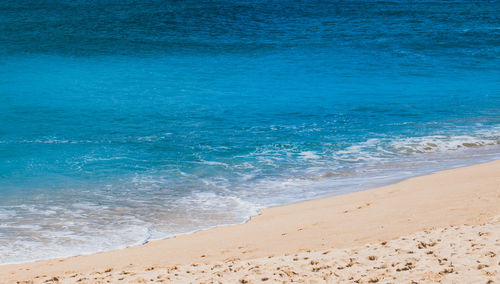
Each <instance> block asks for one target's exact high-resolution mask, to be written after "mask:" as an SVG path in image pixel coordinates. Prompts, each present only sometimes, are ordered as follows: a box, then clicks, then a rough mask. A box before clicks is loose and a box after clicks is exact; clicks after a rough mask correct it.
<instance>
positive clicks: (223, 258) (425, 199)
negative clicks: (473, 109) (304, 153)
mask: <svg viewBox="0 0 500 284" xmlns="http://www.w3.org/2000/svg"><path fill="white" fill-rule="evenodd" d="M292 281H294V282H308V283H309V282H311V283H324V282H328V283H337V282H345V283H353V282H355V283H377V282H378V283H431V282H438V281H441V282H444V283H499V282H500V161H495V162H490V163H485V164H479V165H474V166H470V167H464V168H457V169H452V170H446V171H441V172H438V173H435V174H431V175H427V176H422V177H416V178H412V179H408V180H405V181H403V182H400V183H398V184H394V185H390V186H386V187H382V188H377V189H373V190H367V191H362V192H356V193H351V194H346V195H342V196H336V197H331V198H325V199H319V200H313V201H307V202H303V203H298V204H292V205H287V206H282V207H275V208H269V209H265V210H262V212H261V214H260V215H259V216H256V217H254V218H252V219H251V220H250V221H248V222H247V223H245V224H240V225H232V226H224V227H218V228H215V229H210V230H206V231H200V232H197V233H193V234H188V235H182V236H178V237H175V238H171V239H166V240H159V241H153V242H150V243H148V244H145V245H142V246H137V247H131V248H127V249H123V250H116V251H109V252H103V253H98V254H92V255H83V256H76V257H71V258H65V259H53V260H47V261H39V262H32V263H23V264H15V265H5V266H1V267H0V283H16V282H20V283H152V282H166V283H190V282H191V283H211V282H214V283H218V282H221V283H237V282H240V283H255V282H292Z"/></svg>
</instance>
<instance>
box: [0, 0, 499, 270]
mask: <svg viewBox="0 0 500 284" xmlns="http://www.w3.org/2000/svg"><path fill="white" fill-rule="evenodd" d="M499 66H500V1H410V0H406V1H403V0H401V1H366V0H363V1H314V0H308V1H290V0H286V1H285V0H281V1H269V0H266V1H257V0H256V1H240V0H231V1H199V0H197V1H173V0H170V1H146V0H144V1H131V0H127V1H115V0H109V1H90V0H87V1H84V0H80V1H62V0H51V1H49V0H46V1H34V0H32V1H27V0H20V1H18V0H16V1H14V0H6V1H1V2H0V263H10V262H19V261H28V260H33V259H40V258H47V257H54V256H67V255H75V254H80V253H89V252H95V251H100V250H106V249H113V248H120V247H124V246H128V245H134V244H138V243H142V242H145V241H147V240H149V239H151V238H153V239H155V238H163V237H168V236H171V235H174V234H178V233H183V232H189V231H193V230H197V229H202V228H207V227H211V226H216V225H221V224H228V223H237V222H242V221H244V220H246V219H247V218H248V217H249V216H251V215H253V214H256V212H257V210H258V209H260V208H264V207H268V206H273V205H279V204H285V203H290V202H296V201H300V200H306V199H311V198H317V197H321V196H328V195H335V194H341V193H345V192H349V191H355V190H361V189H365V188H369V187H374V186H377V185H382V184H386V183H390V182H394V181H397V180H400V179H402V178H406V177H410V176H415V175H420V174H425V173H429V172H432V171H436V170H439V169H444V168H450V167H458V166H463V165H468V164H472V163H476V162H481V161H488V160H493V159H498V158H499V157H500V67H499Z"/></svg>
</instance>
